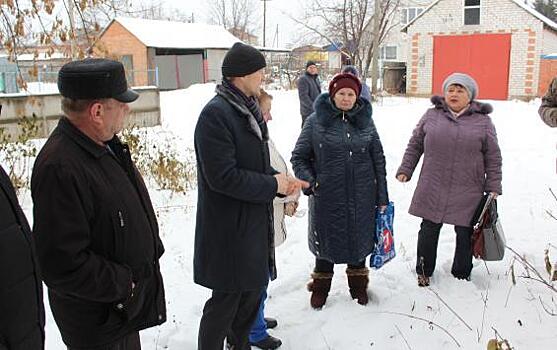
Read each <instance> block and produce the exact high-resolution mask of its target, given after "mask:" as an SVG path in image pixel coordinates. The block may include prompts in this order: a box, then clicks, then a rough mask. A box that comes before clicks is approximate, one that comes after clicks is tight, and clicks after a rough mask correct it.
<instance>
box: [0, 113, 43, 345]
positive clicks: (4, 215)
mask: <svg viewBox="0 0 557 350" xmlns="http://www.w3.org/2000/svg"><path fill="white" fill-rule="evenodd" d="M1 108H2V106H1V105H0V109H1ZM0 218H1V219H0V281H2V285H1V287H0V315H1V316H0V350H8V349H9V350H42V349H44V306H43V288H42V287H43V284H42V282H41V277H40V274H39V267H38V263H37V261H36V260H37V259H36V255H35V246H34V237H33V235H32V234H31V229H30V228H29V224H28V223H27V219H26V218H25V215H24V214H23V210H21V207H20V206H19V202H18V201H17V196H16V193H15V191H14V187H13V186H12V183H11V181H10V178H9V176H8V174H6V172H5V171H4V169H3V168H2V166H0Z"/></svg>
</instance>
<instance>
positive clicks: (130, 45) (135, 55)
mask: <svg viewBox="0 0 557 350" xmlns="http://www.w3.org/2000/svg"><path fill="white" fill-rule="evenodd" d="M238 41H240V39H238V38H236V37H235V36H234V35H232V34H230V33H229V32H228V31H227V30H226V29H224V28H223V27H220V26H214V25H207V24H200V23H183V22H172V21H160V20H147V19H139V18H116V19H113V20H112V21H111V22H110V23H109V24H108V26H107V27H106V28H105V29H104V30H103V32H102V33H101V35H100V36H99V39H98V40H97V41H96V42H95V44H94V45H93V50H94V52H95V54H96V55H97V56H109V57H113V58H116V59H118V60H120V61H122V63H123V64H124V66H125V67H126V71H128V72H129V76H128V81H129V82H130V85H134V86H142V85H155V84H157V83H158V86H159V88H160V89H162V90H168V89H180V88H186V87H188V86H190V85H192V84H195V83H205V82H210V81H219V80H220V79H221V70H220V67H221V65H222V60H223V59H224V55H225V54H226V51H227V50H228V49H229V48H230V47H232V45H234V43H235V42H238Z"/></svg>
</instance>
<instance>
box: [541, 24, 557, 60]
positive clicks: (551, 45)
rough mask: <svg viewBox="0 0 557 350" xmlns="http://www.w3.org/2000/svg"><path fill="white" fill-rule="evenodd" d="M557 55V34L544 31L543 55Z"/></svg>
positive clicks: (548, 30)
mask: <svg viewBox="0 0 557 350" xmlns="http://www.w3.org/2000/svg"><path fill="white" fill-rule="evenodd" d="M555 53H557V34H556V33H555V31H553V30H550V29H547V28H546V29H544V31H543V49H542V55H549V54H555Z"/></svg>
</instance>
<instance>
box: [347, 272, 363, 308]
mask: <svg viewBox="0 0 557 350" xmlns="http://www.w3.org/2000/svg"><path fill="white" fill-rule="evenodd" d="M368 274H369V270H368V268H367V267H362V268H361V269H350V268H348V269H346V275H348V287H350V295H351V296H352V299H358V304H360V305H366V304H367V303H368V301H369V298H368V296H367V285H368V283H369V277H368Z"/></svg>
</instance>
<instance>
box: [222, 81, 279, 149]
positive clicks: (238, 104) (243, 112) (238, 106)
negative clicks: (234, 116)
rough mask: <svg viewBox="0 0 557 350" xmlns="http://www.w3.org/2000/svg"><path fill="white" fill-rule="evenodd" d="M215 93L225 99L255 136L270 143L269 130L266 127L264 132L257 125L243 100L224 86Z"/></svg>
mask: <svg viewBox="0 0 557 350" xmlns="http://www.w3.org/2000/svg"><path fill="white" fill-rule="evenodd" d="M215 92H216V93H217V95H219V96H221V97H222V98H224V99H225V100H226V101H227V102H228V103H230V105H231V106H232V107H233V108H234V109H235V110H236V111H238V113H239V115H240V117H243V118H245V119H246V120H247V122H248V128H249V130H250V131H251V132H252V133H253V134H255V135H256V136H257V137H258V138H259V139H260V140H263V141H268V140H269V130H268V129H267V128H266V127H264V128H263V130H262V129H261V128H260V127H259V125H258V124H257V120H255V117H254V116H253V114H251V112H250V110H249V108H248V107H247V106H246V105H245V104H244V103H243V102H242V100H241V99H240V98H239V97H238V96H236V95H235V94H234V93H233V92H232V91H230V90H229V89H227V88H226V87H224V86H222V85H217V87H216V89H215Z"/></svg>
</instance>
